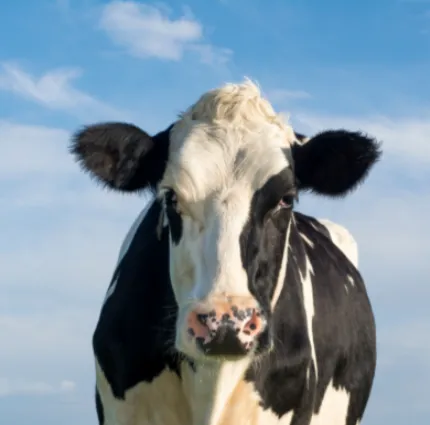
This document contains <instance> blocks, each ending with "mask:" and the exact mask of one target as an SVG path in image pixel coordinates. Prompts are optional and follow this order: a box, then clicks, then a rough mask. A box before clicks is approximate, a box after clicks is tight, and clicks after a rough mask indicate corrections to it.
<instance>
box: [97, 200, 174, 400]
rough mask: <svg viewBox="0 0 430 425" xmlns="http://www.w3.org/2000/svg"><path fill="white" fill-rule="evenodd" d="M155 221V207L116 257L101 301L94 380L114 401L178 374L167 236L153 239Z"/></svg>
mask: <svg viewBox="0 0 430 425" xmlns="http://www.w3.org/2000/svg"><path fill="white" fill-rule="evenodd" d="M159 217H160V205H159V203H158V202H156V203H153V204H152V205H151V206H150V208H149V210H148V212H147V213H146V215H145V217H144V218H143V220H141V221H140V222H139V223H138V226H137V228H136V229H135V233H134V235H133V237H132V238H131V240H129V241H128V242H127V244H128V247H127V249H124V251H123V252H122V253H120V261H119V263H118V265H117V268H116V270H115V272H114V276H113V281H115V284H114V290H113V291H111V294H110V296H109V297H107V299H106V300H105V303H104V305H103V307H102V309H101V313H100V316H99V320H98V323H97V326H96V329H95V331H94V334H93V350H94V353H95V356H96V361H97V363H98V365H99V366H100V373H99V375H100V374H102V375H103V376H104V377H105V378H106V380H107V382H109V386H110V387H111V389H112V393H113V395H114V397H116V398H124V396H125V393H126V391H127V390H129V389H130V388H132V387H134V386H136V385H137V384H138V383H141V382H151V381H152V380H154V379H155V378H156V377H157V376H159V375H160V374H161V373H162V372H163V371H165V369H166V368H168V369H170V370H172V371H174V372H175V373H177V374H179V372H178V366H177V362H176V359H175V357H174V354H173V353H172V351H173V350H172V347H171V346H169V344H173V340H174V338H173V337H174V335H173V332H174V328H175V319H176V311H177V306H176V302H175V300H174V296H173V293H172V290H171V286H170V280H169V279H170V278H169V274H168V234H167V229H164V230H163V232H162V234H161V238H160V239H159V238H158V237H157V233H156V230H157V224H158V220H159ZM125 242H126V241H125ZM163 265H164V266H163ZM111 288H112V285H111Z"/></svg>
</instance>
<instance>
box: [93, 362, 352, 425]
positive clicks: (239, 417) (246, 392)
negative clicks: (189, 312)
mask: <svg viewBox="0 0 430 425" xmlns="http://www.w3.org/2000/svg"><path fill="white" fill-rule="evenodd" d="M248 364H249V363H248V361H247V360H246V359H245V360H242V361H239V362H223V363H217V362H213V363H209V364H205V365H199V367H198V369H197V371H193V370H191V368H190V366H189V365H188V363H186V362H184V363H182V366H181V376H182V380H180V379H179V378H178V376H177V375H176V374H175V373H174V372H172V371H169V370H168V369H165V370H164V371H163V372H162V373H161V374H160V375H159V376H158V377H156V378H155V379H154V380H153V381H151V382H150V383H148V382H141V383H139V384H137V385H136V386H134V387H133V388H131V389H129V390H128V391H127V392H126V394H125V400H121V399H116V398H115V397H114V396H113V394H112V390H111V387H110V385H109V383H108V381H107V380H106V377H105V376H104V374H103V371H102V370H101V368H100V366H99V364H98V363H97V362H96V371H97V388H98V391H99V394H100V398H101V401H102V404H103V410H104V411H103V413H104V417H105V422H104V423H103V424H102V425H231V424H234V425H290V424H291V420H292V418H293V414H294V412H293V411H291V412H288V413H287V414H285V415H283V416H282V417H280V418H278V416H277V415H275V414H274V413H273V412H272V411H271V410H270V409H267V410H266V409H262V408H261V406H260V401H261V399H260V397H259V395H258V393H256V392H255V390H254V387H253V384H252V383H249V382H246V381H244V380H243V379H242V376H243V373H244V372H245V370H246V368H247V366H248ZM349 402H350V397H349V394H348V393H347V392H346V391H345V390H344V389H342V388H340V389H335V388H334V387H333V385H332V382H330V383H329V385H328V387H327V389H326V392H325V394H324V397H323V400H322V404H321V408H320V410H319V412H318V414H314V415H312V418H311V422H310V424H309V425H326V424H331V425H346V417H347V412H348V406H349Z"/></svg>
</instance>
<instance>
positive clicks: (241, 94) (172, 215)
mask: <svg viewBox="0 0 430 425" xmlns="http://www.w3.org/2000/svg"><path fill="white" fill-rule="evenodd" d="M296 141H297V140H296V136H295V133H294V132H293V130H292V129H291V127H290V126H288V125H286V124H285V123H284V122H283V121H282V120H281V119H280V118H279V117H278V116H277V115H276V114H275V112H274V111H273V109H272V107H271V105H270V104H269V103H268V102H267V101H266V100H265V99H263V98H262V97H261V95H260V92H259V90H258V88H257V87H256V86H255V85H253V84H252V83H250V82H245V83H243V84H239V85H226V86H224V87H222V88H220V89H217V90H213V91H210V92H208V93H206V94H205V95H203V96H202V97H201V98H200V99H199V100H198V102H197V103H196V104H194V105H193V106H192V107H191V108H189V109H188V110H187V111H186V112H185V113H184V114H182V115H181V116H180V117H179V119H178V121H177V122H176V123H174V125H172V126H171V127H169V128H168V129H167V130H165V131H163V132H161V133H159V134H157V135H156V136H153V137H150V136H149V135H148V134H147V133H145V132H144V131H142V130H140V129H139V128H137V127H135V126H132V125H129V124H122V123H109V124H97V125H93V126H89V127H87V128H84V129H83V130H82V131H80V132H78V133H77V134H76V135H75V137H74V140H73V144H72V152H73V153H74V154H75V155H76V156H77V158H78V160H79V161H80V162H81V164H82V165H83V167H84V169H85V170H87V171H89V172H90V173H91V174H92V175H93V176H94V177H96V178H97V179H98V180H99V181H101V182H102V183H103V184H105V185H107V186H108V187H111V188H114V189H117V190H121V191H135V190H139V189H143V188H145V187H148V186H151V187H152V188H153V189H155V190H156V191H157V197H158V200H159V201H160V202H161V203H162V205H163V208H162V211H163V213H162V216H161V217H160V219H161V221H160V223H161V225H165V226H168V228H169V235H170V278H171V283H172V288H173V291H174V294H175V298H176V301H177V304H178V312H179V313H178V319H177V329H176V342H175V345H176V348H177V349H178V350H179V351H181V352H183V353H185V354H186V355H188V356H189V357H192V358H195V359H199V358H200V359H208V360H209V359H220V358H231V359H234V358H240V357H243V356H247V355H252V354H255V353H262V352H264V351H266V350H268V349H269V348H270V346H271V342H272V336H271V316H272V311H273V309H274V308H275V307H276V302H277V300H278V297H279V295H280V293H281V290H282V288H283V286H284V284H287V285H288V282H284V280H285V270H286V264H287V252H288V250H287V246H288V237H289V233H290V231H291V229H292V227H294V216H293V214H292V210H293V206H294V201H295V199H296V197H297V195H298V193H299V191H301V190H312V191H314V192H316V193H319V194H322V195H327V196H342V195H345V194H346V193H347V192H348V191H350V190H352V189H354V188H355V187H356V185H357V184H358V183H359V182H360V181H362V180H363V179H364V178H365V176H366V174H367V172H368V171H369V169H370V168H371V166H372V165H373V164H374V163H375V162H376V161H377V160H378V158H379V156H380V151H379V150H378V145H377V144H376V143H375V141H374V140H372V139H370V138H368V137H365V136H363V135H361V134H359V133H352V132H348V131H345V130H338V131H333V130H330V131H326V132H323V133H320V134H318V135H316V136H315V137H313V138H310V139H307V140H306V143H296ZM154 230H155V229H154ZM160 267H162V265H160Z"/></svg>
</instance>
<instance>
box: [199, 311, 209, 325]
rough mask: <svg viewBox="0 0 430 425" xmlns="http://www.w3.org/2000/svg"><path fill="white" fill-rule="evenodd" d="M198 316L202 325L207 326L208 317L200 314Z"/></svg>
mask: <svg viewBox="0 0 430 425" xmlns="http://www.w3.org/2000/svg"><path fill="white" fill-rule="evenodd" d="M196 316H197V320H198V321H199V322H200V323H201V324H202V325H206V323H207V321H208V315H207V314H202V313H198V314H196Z"/></svg>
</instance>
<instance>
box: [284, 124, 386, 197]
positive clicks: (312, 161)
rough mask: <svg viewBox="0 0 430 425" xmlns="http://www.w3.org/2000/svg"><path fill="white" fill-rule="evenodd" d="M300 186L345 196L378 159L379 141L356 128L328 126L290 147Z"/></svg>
mask: <svg viewBox="0 0 430 425" xmlns="http://www.w3.org/2000/svg"><path fill="white" fill-rule="evenodd" d="M292 152H293V158H294V166H295V173H296V177H297V180H298V184H299V188H300V190H311V191H313V192H314V193H317V194H320V195H326V196H333V197H336V196H345V195H346V194H347V193H348V192H351V191H353V190H354V189H355V188H356V187H357V185H358V184H360V183H361V182H363V181H364V180H365V178H366V176H367V174H368V173H369V171H370V169H371V168H372V166H373V165H374V164H375V163H376V162H377V161H378V160H379V159H380V157H381V155H382V152H381V150H380V144H379V143H378V142H376V141H375V140H374V139H372V138H370V137H367V136H365V135H363V134H361V133H359V132H351V131H346V130H329V131H324V132H322V133H319V134H317V135H316V136H314V137H312V138H311V139H310V140H309V141H308V142H306V143H305V144H304V145H299V144H294V145H293V147H292Z"/></svg>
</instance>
